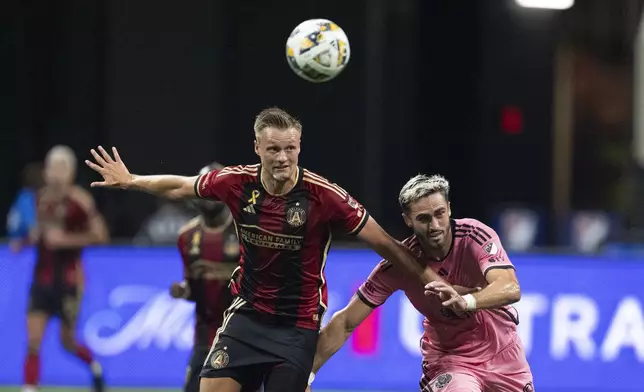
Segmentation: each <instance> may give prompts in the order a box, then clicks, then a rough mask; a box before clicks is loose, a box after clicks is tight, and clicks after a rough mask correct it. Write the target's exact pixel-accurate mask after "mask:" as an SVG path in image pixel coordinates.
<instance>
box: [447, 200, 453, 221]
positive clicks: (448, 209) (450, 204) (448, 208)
mask: <svg viewBox="0 0 644 392" xmlns="http://www.w3.org/2000/svg"><path fill="white" fill-rule="evenodd" d="M447 212H448V213H449V217H450V218H451V217H452V203H450V202H449V201H448V202H447Z"/></svg>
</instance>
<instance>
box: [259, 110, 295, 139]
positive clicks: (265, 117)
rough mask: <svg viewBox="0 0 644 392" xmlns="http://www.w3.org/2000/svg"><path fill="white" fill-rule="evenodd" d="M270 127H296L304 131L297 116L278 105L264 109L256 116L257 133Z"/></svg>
mask: <svg viewBox="0 0 644 392" xmlns="http://www.w3.org/2000/svg"><path fill="white" fill-rule="evenodd" d="M268 127H271V128H277V129H290V128H294V129H296V130H298V131H300V132H302V124H300V122H299V121H298V120H297V119H296V118H295V117H293V116H291V115H290V114H288V113H287V112H286V111H285V110H282V109H280V108H276V107H273V108H268V109H264V110H262V111H261V112H259V114H258V115H257V116H256V117H255V125H254V126H253V128H254V130H255V135H257V134H259V133H260V132H262V131H263V130H264V129H266V128H268Z"/></svg>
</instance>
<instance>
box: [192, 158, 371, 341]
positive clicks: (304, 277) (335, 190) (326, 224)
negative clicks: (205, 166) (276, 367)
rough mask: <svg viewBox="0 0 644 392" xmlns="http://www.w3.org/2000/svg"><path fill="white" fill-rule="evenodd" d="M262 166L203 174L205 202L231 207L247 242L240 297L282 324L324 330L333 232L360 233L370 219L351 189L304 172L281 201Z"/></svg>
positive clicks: (200, 190) (237, 285)
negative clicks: (262, 176)
mask: <svg viewBox="0 0 644 392" xmlns="http://www.w3.org/2000/svg"><path fill="white" fill-rule="evenodd" d="M259 173H261V166H260V165H259V164H257V165H250V166H232V167H226V168H223V169H221V170H214V171H211V172H209V173H207V174H204V175H201V176H199V177H198V179H197V181H196V183H195V192H196V193H197V195H198V196H199V197H202V198H212V199H217V200H221V201H223V202H224V203H226V205H227V206H228V208H230V210H231V212H232V214H233V217H234V220H235V225H236V229H237V234H238V237H239V240H240V245H241V258H240V273H239V275H238V276H237V278H236V280H235V282H234V289H235V292H236V293H237V294H238V295H239V296H240V297H242V298H243V299H245V300H246V301H247V302H248V303H249V304H250V305H252V308H253V309H254V310H256V311H258V312H260V313H262V314H266V315H272V316H275V318H276V319H277V320H278V322H280V323H286V324H292V325H295V326H297V327H301V328H307V329H319V327H320V322H321V320H322V316H323V314H324V312H325V310H326V308H327V287H326V282H325V277H324V266H325V263H326V259H327V254H328V251H329V247H330V244H331V233H332V231H334V230H341V231H342V232H345V233H349V234H354V235H355V234H357V233H359V232H360V230H361V229H362V228H363V227H364V225H365V224H366V222H367V220H368V218H369V214H368V212H367V211H366V210H365V209H364V207H363V206H362V205H361V204H360V203H358V202H357V201H356V200H355V199H353V198H352V197H351V196H350V195H349V194H348V193H347V192H346V191H345V190H344V189H342V188H340V187H339V186H338V185H336V184H333V183H331V182H330V181H328V180H327V179H325V178H323V177H321V176H319V175H317V174H315V173H312V172H310V171H308V170H306V169H303V168H299V167H298V177H297V182H296V184H295V186H294V188H293V189H292V190H291V191H290V192H289V193H288V194H286V195H282V196H273V195H271V194H269V193H268V192H266V190H265V189H264V187H263V185H262V183H261V180H260V175H259Z"/></svg>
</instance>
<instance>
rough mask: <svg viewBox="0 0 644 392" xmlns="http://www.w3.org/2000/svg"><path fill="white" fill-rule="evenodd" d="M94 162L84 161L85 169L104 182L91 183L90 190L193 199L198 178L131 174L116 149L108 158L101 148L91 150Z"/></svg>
mask: <svg viewBox="0 0 644 392" xmlns="http://www.w3.org/2000/svg"><path fill="white" fill-rule="evenodd" d="M90 152H91V153H92V156H93V157H94V160H96V163H94V162H91V161H88V160H86V161H85V163H86V164H87V166H89V167H90V168H92V169H93V170H94V171H96V172H97V173H98V174H100V175H101V176H102V177H103V181H97V182H92V183H91V186H92V187H106V188H119V189H127V190H135V191H141V192H147V193H151V194H153V195H157V196H161V197H165V198H168V199H181V198H186V197H196V194H195V187H194V185H195V181H196V180H197V176H194V177H184V176H174V175H152V176H139V175H136V174H131V173H130V171H129V170H128V168H127V166H125V163H124V162H123V160H122V159H121V157H120V156H119V153H118V151H117V150H116V147H112V154H113V155H114V157H113V158H112V156H110V154H108V152H107V151H105V149H103V147H101V146H98V152H97V151H96V150H94V149H92V150H90ZM99 153H100V154H99Z"/></svg>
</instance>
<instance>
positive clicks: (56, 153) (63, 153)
mask: <svg viewBox="0 0 644 392" xmlns="http://www.w3.org/2000/svg"><path fill="white" fill-rule="evenodd" d="M52 159H64V160H66V161H67V163H69V166H70V167H71V168H72V169H76V153H75V152H74V150H72V149H71V147H69V146H65V145H62V144H59V145H57V146H54V147H52V148H51V150H49V152H47V155H46V156H45V163H49V162H51V160H52Z"/></svg>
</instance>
